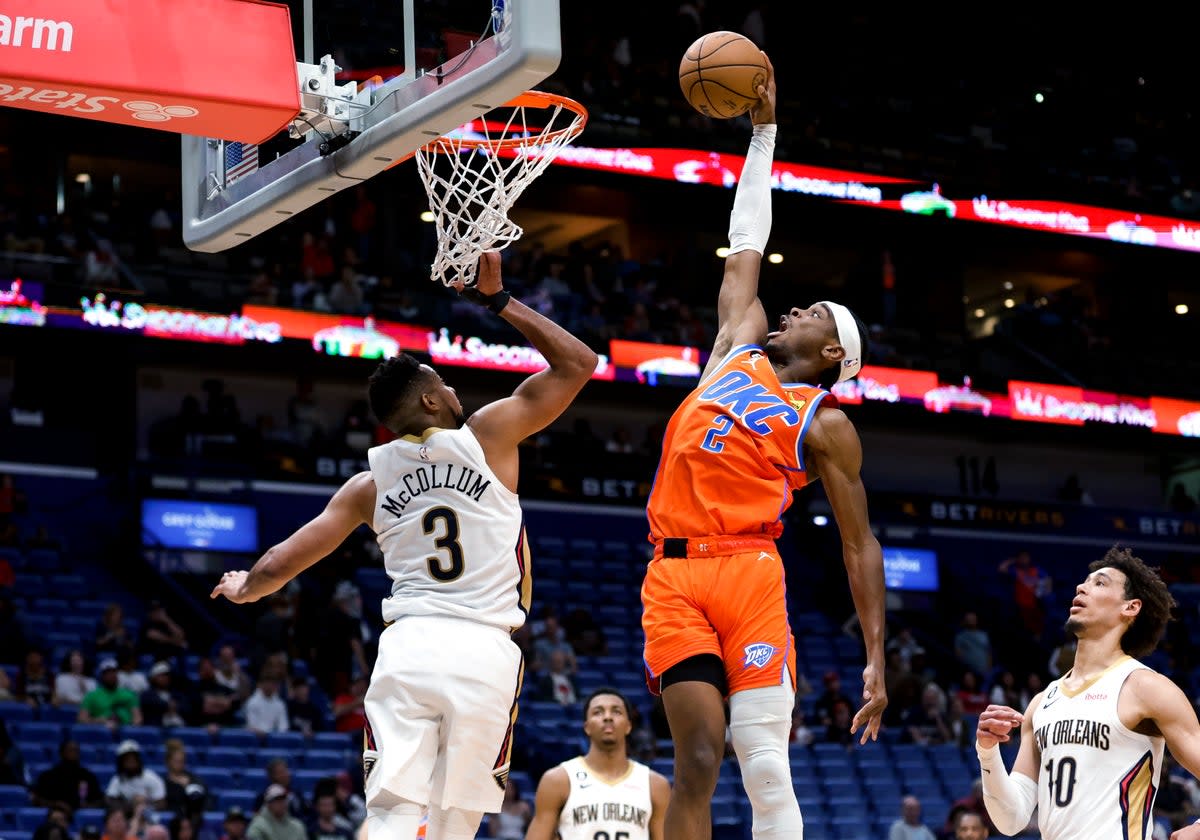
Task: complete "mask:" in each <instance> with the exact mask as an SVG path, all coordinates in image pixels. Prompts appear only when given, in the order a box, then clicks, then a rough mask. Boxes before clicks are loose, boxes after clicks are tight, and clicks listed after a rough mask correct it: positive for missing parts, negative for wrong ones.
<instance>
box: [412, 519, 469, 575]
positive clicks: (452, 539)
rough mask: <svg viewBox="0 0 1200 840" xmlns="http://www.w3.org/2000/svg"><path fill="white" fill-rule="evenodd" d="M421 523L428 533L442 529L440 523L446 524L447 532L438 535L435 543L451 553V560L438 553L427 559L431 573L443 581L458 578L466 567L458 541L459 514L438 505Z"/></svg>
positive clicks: (434, 532) (442, 549)
mask: <svg viewBox="0 0 1200 840" xmlns="http://www.w3.org/2000/svg"><path fill="white" fill-rule="evenodd" d="M439 520H440V523H439ZM421 525H422V526H424V528H425V533H426V534H427V535H428V534H436V533H437V532H438V531H441V530H442V528H441V527H439V525H444V526H445V533H444V534H442V535H441V536H439V537H437V539H435V540H434V541H433V544H434V545H435V546H437V547H438V548H439V549H440V550H441V551H444V552H446V554H448V555H449V561H448V562H444V561H446V558H445V557H439V556H437V555H434V556H433V557H430V558H429V560H428V561H427V562H428V563H429V574H430V575H432V576H433V579H434V580H436V581H440V582H442V583H449V582H450V581H452V580H458V578H459V577H461V576H462V573H463V568H464V564H463V550H462V544H461V543H460V542H459V541H458V514H456V513H455V512H454V511H453V510H452V509H450V508H448V507H436V508H433V509H432V510H430V511H428V512H426V514H425V516H424V517H423V518H422V519H421Z"/></svg>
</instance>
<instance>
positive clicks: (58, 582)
mask: <svg viewBox="0 0 1200 840" xmlns="http://www.w3.org/2000/svg"><path fill="white" fill-rule="evenodd" d="M46 586H47V587H48V588H49V590H50V591H51V592H53V593H55V594H56V595H57V596H59V597H60V598H71V599H75V598H84V597H86V596H87V595H89V594H90V587H89V586H88V585H87V582H86V581H85V580H84V579H83V575H65V574H52V575H50V577H49V578H48V579H47V580H46Z"/></svg>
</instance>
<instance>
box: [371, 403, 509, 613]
mask: <svg viewBox="0 0 1200 840" xmlns="http://www.w3.org/2000/svg"><path fill="white" fill-rule="evenodd" d="M367 458H368V460H369V462H370V464H371V475H372V477H373V478H374V480H375V488H376V502H375V517H374V522H373V523H372V524H373V527H374V529H375V533H376V535H377V537H378V540H379V547H380V549H381V550H382V551H383V563H384V568H385V569H386V570H387V573H388V576H389V577H390V578H391V579H392V593H391V595H390V596H389V597H388V598H385V599H384V601H383V619H384V621H387V622H392V621H396V620H397V619H400V618H403V617H405V616H416V615H434V616H453V617H458V618H466V619H470V620H472V621H477V622H479V623H481V624H486V625H490V626H493V627H499V628H503V629H504V630H508V631H512V630H514V629H516V628H517V627H520V626H521V625H522V624H524V623H525V616H526V613H527V612H528V609H529V599H530V590H531V585H530V577H529V552H528V550H527V545H526V539H525V528H524V522H523V519H522V515H521V506H520V504H519V501H518V499H517V495H516V494H515V493H513V492H512V491H511V490H509V489H508V488H507V487H505V486H504V485H503V484H502V483H501V482H500V480H499V479H498V478H496V476H495V474H494V473H493V472H492V470H491V468H490V467H489V466H488V464H487V460H486V458H485V457H484V453H483V447H482V446H480V445H479V441H478V440H477V439H476V437H475V433H474V432H472V431H471V429H470V427H468V426H463V427H462V428H461V429H429V430H427V431H426V432H425V434H423V435H421V436H420V437H416V436H413V435H405V436H404V437H401V438H397V439H396V440H393V441H391V442H389V443H385V444H383V445H382V446H376V447H373V448H372V449H371V450H369V451H368V452H367Z"/></svg>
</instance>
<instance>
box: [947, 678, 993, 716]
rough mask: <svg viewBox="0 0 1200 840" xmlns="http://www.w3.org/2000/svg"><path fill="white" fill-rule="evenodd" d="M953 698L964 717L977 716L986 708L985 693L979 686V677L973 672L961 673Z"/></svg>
mask: <svg viewBox="0 0 1200 840" xmlns="http://www.w3.org/2000/svg"><path fill="white" fill-rule="evenodd" d="M955 696H956V697H957V698H958V702H959V704H960V705H961V707H962V713H963V714H964V715H978V714H981V713H982V712H983V710H984V709H986V708H987V707H988V696H987V693H986V692H985V691H984V690H983V688H982V687H981V686H980V685H979V677H977V676H975V672H974V671H963V674H962V678H961V679H960V681H959V684H958V691H957V692H956V693H955Z"/></svg>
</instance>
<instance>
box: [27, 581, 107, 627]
mask: <svg viewBox="0 0 1200 840" xmlns="http://www.w3.org/2000/svg"><path fill="white" fill-rule="evenodd" d="M30 612H33V613H35V614H39V615H52V616H54V617H55V618H56V619H57V618H58V617H59V616H63V615H69V614H70V612H71V605H70V603H68V601H67V599H66V598H59V597H58V595H57V593H55V592H54V590H52V589H47V590H46V594H45V595H42V596H39V597H37V598H35V599H34V600H33V604H32V606H31V607H30ZM93 632H95V628H93Z"/></svg>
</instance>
